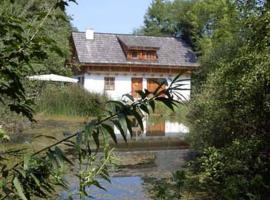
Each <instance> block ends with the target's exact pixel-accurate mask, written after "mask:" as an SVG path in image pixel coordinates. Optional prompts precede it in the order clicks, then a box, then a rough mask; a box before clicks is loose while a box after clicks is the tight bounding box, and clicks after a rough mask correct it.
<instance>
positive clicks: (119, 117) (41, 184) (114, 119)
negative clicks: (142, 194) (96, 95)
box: [0, 76, 182, 199]
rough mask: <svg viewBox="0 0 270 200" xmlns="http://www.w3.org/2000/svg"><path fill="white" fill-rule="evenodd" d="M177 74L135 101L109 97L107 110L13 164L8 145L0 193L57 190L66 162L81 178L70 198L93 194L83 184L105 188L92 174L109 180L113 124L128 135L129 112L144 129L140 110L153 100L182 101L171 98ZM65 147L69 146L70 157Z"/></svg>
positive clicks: (11, 194) (7, 195) (149, 107)
mask: <svg viewBox="0 0 270 200" xmlns="http://www.w3.org/2000/svg"><path fill="white" fill-rule="evenodd" d="M178 78H179V76H177V77H176V78H175V79H174V80H172V82H171V84H170V85H169V86H168V88H167V89H162V90H160V91H154V92H153V93H151V92H149V91H148V90H144V91H140V92H139V94H140V96H141V99H139V100H138V101H134V99H133V97H131V96H130V95H126V97H127V98H128V100H127V101H109V102H108V103H107V106H106V107H105V110H106V112H105V113H103V114H102V115H101V116H96V118H95V119H93V120H91V121H89V122H87V123H86V125H85V127H84V129H83V130H80V131H78V132H76V133H74V134H71V135H69V136H67V137H65V138H64V139H61V140H57V139H56V138H54V137H52V136H50V138H52V139H53V141H55V142H54V143H52V144H51V145H49V146H46V147H44V148H42V149H40V150H39V151H37V152H34V153H32V154H30V155H29V156H27V157H25V158H24V159H23V160H20V161H18V162H17V163H16V164H14V165H11V166H10V164H8V163H10V162H8V159H12V157H11V156H9V155H8V151H5V152H3V155H4V156H5V157H4V158H1V159H2V160H3V161H5V162H0V167H1V182H0V183H1V188H0V198H11V199H16V198H19V199H25V198H26V199H31V198H33V197H40V198H43V199H47V198H48V197H50V196H51V195H52V194H53V193H54V192H55V188H54V187H53V186H54V185H60V186H62V187H64V188H66V187H67V185H66V182H65V181H64V179H63V178H62V176H61V173H59V172H57V169H59V168H60V169H61V168H62V167H63V166H65V165H67V166H69V167H71V168H74V172H75V175H76V176H77V177H78V179H79V183H80V189H79V191H78V193H75V194H71V195H70V198H73V197H75V198H77V197H78V195H79V197H80V198H86V197H91V194H88V192H87V187H90V186H91V185H95V186H97V187H99V188H101V189H104V188H103V187H102V186H101V185H100V184H99V182H98V181H97V179H96V176H101V178H103V179H105V180H107V181H109V174H108V169H109V166H111V165H113V163H114V160H115V158H114V156H113V154H112V150H111V149H110V147H109V146H108V144H109V138H111V139H112V140H114V142H115V143H117V137H116V135H115V132H114V128H113V127H114V125H115V128H117V129H118V130H119V131H120V132H121V134H122V136H123V138H124V140H126V138H127V137H126V135H127V134H130V135H131V136H132V121H131V118H134V119H135V120H136V121H137V123H138V124H141V126H142V127H141V128H142V129H143V128H144V127H143V124H142V118H143V117H144V115H143V112H146V113H150V111H153V110H154V109H155V104H156V102H160V103H163V104H164V105H166V106H167V107H168V108H170V109H172V110H173V109H174V107H175V106H177V105H178V104H179V103H180V102H179V101H177V100H175V99H174V98H173V96H174V95H177V93H178V92H179V89H180V88H181V85H182V84H181V80H178ZM160 88H161V86H160ZM94 144H95V148H94ZM64 147H65V148H64ZM101 147H103V149H104V151H103V153H104V156H103V158H102V159H101V160H100V159H99V158H100V157H98V154H97V153H98V150H99V149H100V148H101ZM64 150H68V152H73V157H72V158H73V159H72V160H71V159H70V158H69V156H68V154H67V153H66V152H65V151H64ZM94 150H95V151H94ZM20 151H22V150H18V151H16V152H15V158H17V159H18V158H20V157H19V156H18V155H16V153H18V152H20ZM13 153H14V152H13ZM76 166H78V167H77V168H76Z"/></svg>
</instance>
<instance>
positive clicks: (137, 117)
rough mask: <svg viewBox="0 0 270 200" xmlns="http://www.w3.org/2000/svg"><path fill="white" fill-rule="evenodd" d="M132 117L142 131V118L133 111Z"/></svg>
mask: <svg viewBox="0 0 270 200" xmlns="http://www.w3.org/2000/svg"><path fill="white" fill-rule="evenodd" d="M133 115H134V117H135V118H136V120H137V121H138V123H139V125H140V127H141V130H142V131H143V130H144V126H143V121H142V116H141V115H140V114H139V113H138V112H137V111H136V110H133Z"/></svg>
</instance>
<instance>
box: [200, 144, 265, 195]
mask: <svg viewBox="0 0 270 200" xmlns="http://www.w3.org/2000/svg"><path fill="white" fill-rule="evenodd" d="M264 145H265V144H263V143H262V141H260V140H257V139H254V140H241V141H240V140H234V141H233V143H232V144H231V145H230V146H228V147H224V148H219V149H217V148H214V147H209V148H206V149H205V150H204V152H203V155H202V156H201V157H200V158H199V159H198V160H197V161H196V166H199V168H198V169H196V172H195V174H198V175H199V177H200V178H199V182H195V184H199V187H200V190H201V191H203V192H206V193H207V195H208V197H207V199H228V200H229V199H267V198H268V197H269V195H270V191H269V184H270V179H269V172H268V168H269V158H268V156H267V155H266V154H265V153H264V152H263V151H264V149H265V146H264ZM258 152H261V153H259V154H258ZM255 197H256V198H255Z"/></svg>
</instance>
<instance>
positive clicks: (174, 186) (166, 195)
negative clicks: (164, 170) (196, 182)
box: [150, 171, 186, 200]
mask: <svg viewBox="0 0 270 200" xmlns="http://www.w3.org/2000/svg"><path fill="white" fill-rule="evenodd" d="M185 182H186V174H185V172H184V171H176V172H174V173H173V174H172V177H171V178H169V179H168V178H167V179H161V180H157V181H155V184H154V186H153V188H151V189H150V193H151V196H152V198H153V199H162V200H177V199H182V197H183V196H182V192H183V189H184V185H185Z"/></svg>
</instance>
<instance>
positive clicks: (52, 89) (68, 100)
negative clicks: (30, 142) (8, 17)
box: [36, 84, 108, 117]
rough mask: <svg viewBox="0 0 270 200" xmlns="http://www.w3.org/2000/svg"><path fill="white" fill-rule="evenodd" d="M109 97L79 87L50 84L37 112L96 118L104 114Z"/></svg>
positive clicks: (44, 91)
mask: <svg viewBox="0 0 270 200" xmlns="http://www.w3.org/2000/svg"><path fill="white" fill-rule="evenodd" d="M107 101H108V97H107V96H105V95H100V94H95V93H90V92H88V91H86V90H85V89H84V88H82V87H80V86H79V85H62V86H61V85H59V84H49V85H47V87H46V88H44V89H43V90H42V92H41V95H40V96H39V97H38V99H37V101H36V104H37V106H36V112H37V113H43V114H46V115H63V116H84V117H96V116H100V115H101V114H102V113H104V108H105V104H106V102H107Z"/></svg>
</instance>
